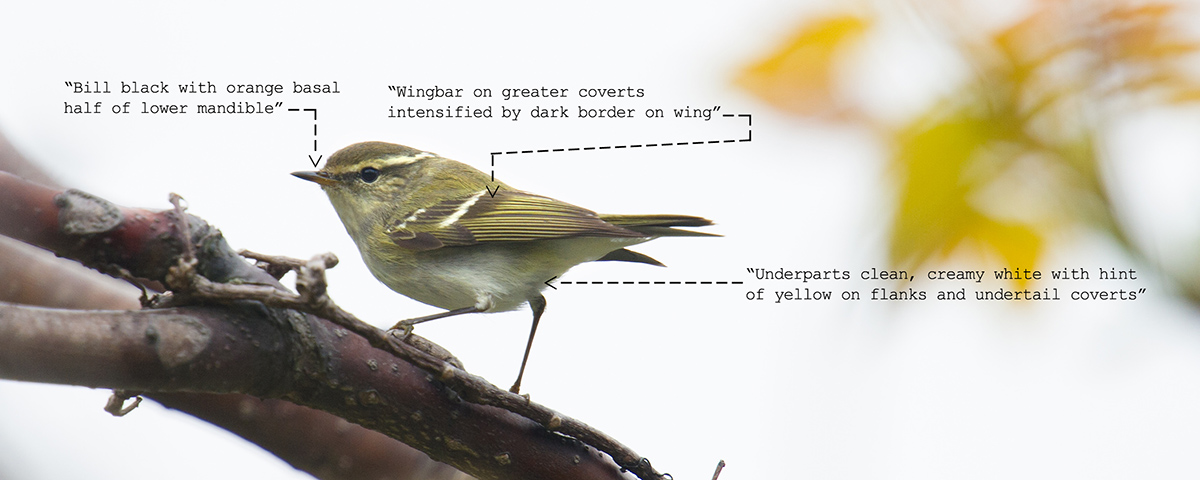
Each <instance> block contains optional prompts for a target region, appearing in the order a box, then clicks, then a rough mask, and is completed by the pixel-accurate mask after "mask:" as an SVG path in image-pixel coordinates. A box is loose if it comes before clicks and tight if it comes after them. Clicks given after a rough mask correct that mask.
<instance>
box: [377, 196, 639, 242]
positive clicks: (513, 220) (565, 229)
mask: <svg viewBox="0 0 1200 480" xmlns="http://www.w3.org/2000/svg"><path fill="white" fill-rule="evenodd" d="M386 233H387V234H388V236H389V237H391V239H392V241H393V242H395V243H396V245H399V246H401V247H404V248H408V249H411V250H432V249H435V248H441V247H457V246H464V245H474V244H477V243H482V242H523V241H532V240H546V239H553V238H567V237H612V238H640V237H646V236H647V235H646V234H644V233H638V232H635V231H633V230H629V229H626V228H622V227H618V226H616V225H613V224H611V223H608V222H606V221H604V220H602V219H601V218H600V216H599V215H597V214H596V212H593V211H591V210H588V209H585V208H580V207H577V206H574V205H571V204H569V203H565V202H560V201H558V200H555V199H553V198H548V197H543V196H540V195H534V194H531V193H526V192H521V191H512V190H501V191H498V192H496V193H495V194H494V195H493V194H491V193H490V192H488V191H486V190H485V191H480V192H478V193H475V194H473V195H469V196H466V197H461V198H454V199H450V200H445V201H442V202H440V203H437V204H435V205H432V206H430V207H427V208H421V209H418V210H416V211H414V212H409V213H404V214H401V215H397V216H396V217H395V218H393V219H392V220H391V221H390V222H389V223H388V226H387V228H386Z"/></svg>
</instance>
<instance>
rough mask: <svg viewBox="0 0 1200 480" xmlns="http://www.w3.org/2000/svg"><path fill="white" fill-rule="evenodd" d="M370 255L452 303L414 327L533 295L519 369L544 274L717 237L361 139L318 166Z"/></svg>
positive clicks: (405, 324)
mask: <svg viewBox="0 0 1200 480" xmlns="http://www.w3.org/2000/svg"><path fill="white" fill-rule="evenodd" d="M292 175H295V176H297V177H299V178H302V179H304V180H308V181H311V182H315V183H317V184H319V185H321V189H322V190H324V191H325V193H326V194H327V195H329V201H330V202H331V203H332V204H333V208H334V210H336V211H337V214H338V217H340V218H341V220H342V224H343V225H345V227H346V232H347V233H349V234H350V237H351V238H353V239H354V243H355V244H356V245H357V246H358V251H359V253H360V254H361V255H362V258H363V262H365V263H366V264H367V268H368V269H370V270H371V273H372V274H374V275H375V278H377V279H379V281H380V282H383V284H384V285H387V286H388V287H389V288H391V289H392V290H395V291H396V292H398V293H400V294H403V295H405V296H407V297H409V298H412V299H414V300H417V301H419V302H422V303H426V304H429V305H433V306H435V307H439V308H444V309H446V310H447V311H446V312H442V313H438V314H434V315H428V316H424V317H418V318H412V319H408V320H403V321H401V322H399V323H397V324H396V326H394V327H392V329H393V330H396V329H402V330H404V331H405V332H406V333H407V332H411V331H412V326H413V325H415V324H418V323H421V322H425V321H429V320H434V319H437V318H444V317H449V316H452V315H459V314H464V313H476V312H504V311H510V310H516V309H517V308H519V307H520V306H521V305H523V304H526V303H528V304H529V307H530V309H531V310H533V326H532V327H531V328H530V330H529V341H528V343H526V346H525V355H524V357H523V358H522V360H521V370H520V372H519V373H518V374H517V380H516V382H514V383H513V386H512V388H510V389H509V390H510V391H512V392H513V393H519V392H520V388H521V379H522V377H523V376H524V375H525V365H526V363H527V362H528V361H529V350H530V349H531V348H532V347H533V337H534V334H535V333H537V327H538V322H539V321H540V320H541V317H542V312H543V311H544V310H545V308H546V299H545V297H543V296H542V294H541V291H542V290H543V289H545V288H546V287H547V281H548V280H550V279H552V278H554V277H558V276H560V275H562V274H563V273H564V272H566V271H567V270H568V269H570V268H571V267H574V266H575V265H578V264H580V263H583V262H590V261H610V260H612V261H624V262H637V263H646V264H650V265H657V266H663V264H662V263H659V262H658V261H657V260H655V259H653V258H650V257H648V256H646V255H643V254H640V253H637V252H634V251H631V250H627V249H626V248H625V247H627V246H630V245H635V244H638V243H642V242H646V241H650V240H653V239H655V238H658V237H666V236H717V235H713V234H708V233H700V232H693V231H689V230H682V229H678V228H674V227H701V226H706V225H712V222H711V221H709V220H707V219H704V218H700V217H693V216H687V215H599V214H596V213H595V212H593V211H591V210H587V209H584V208H580V207H577V206H575V205H571V204H569V203H565V202H560V201H558V200H555V199H552V198H548V197H543V196H540V195H534V194H532V193H528V192H523V191H520V190H517V189H514V188H512V187H509V186H508V185H507V184H504V183H502V182H497V181H494V179H492V178H491V177H490V176H489V175H487V174H485V173H483V172H481V171H479V170H477V169H475V168H473V167H471V166H469V165H466V164H463V163H460V162H457V161H454V160H450V159H448V158H443V157H441V156H439V155H437V154H435V153H430V152H425V151H421V150H417V149H414V148H410V147H406V146H403V145H396V144H392V143H385V142H363V143H356V144H354V145H350V146H348V147H346V148H343V149H341V150H338V151H337V152H335V153H334V154H333V155H332V156H330V157H329V160H328V161H327V162H326V163H325V167H324V168H322V169H321V170H319V171H315V172H294V173H292Z"/></svg>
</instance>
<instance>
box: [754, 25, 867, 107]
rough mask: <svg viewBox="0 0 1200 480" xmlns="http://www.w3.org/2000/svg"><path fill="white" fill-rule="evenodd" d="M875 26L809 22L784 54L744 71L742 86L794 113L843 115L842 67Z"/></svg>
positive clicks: (784, 47)
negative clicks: (839, 90) (839, 81)
mask: <svg viewBox="0 0 1200 480" xmlns="http://www.w3.org/2000/svg"><path fill="white" fill-rule="evenodd" d="M869 26H870V22H869V21H868V20H867V19H865V18H862V17H859V16H855V15H838V16H832V17H827V18H823V19H819V20H816V21H812V22H809V23H806V24H804V25H802V26H801V27H800V28H799V29H798V30H797V31H796V32H795V34H793V36H792V37H791V39H790V40H788V41H787V42H786V43H784V44H783V45H782V47H781V48H780V49H778V50H776V51H775V52H772V53H771V54H770V55H768V56H767V57H766V58H765V59H763V60H761V61H759V62H758V63H755V64H753V65H751V66H749V67H747V68H746V69H745V70H743V71H742V72H741V75H739V77H738V78H737V83H738V84H739V85H740V86H742V87H743V88H745V89H746V90H748V91H750V92H751V93H754V94H755V95H757V96H759V97H760V98H762V99H763V100H765V101H766V102H768V103H770V104H771V105H774V106H775V107H778V108H780V109H783V110H787V111H790V112H792V113H797V114H801V115H821V114H828V113H834V112H836V111H837V110H839V105H837V102H836V97H837V95H836V92H835V91H834V88H835V81H836V70H837V64H838V63H839V62H840V61H841V57H842V54H843V52H845V51H846V47H847V46H848V45H850V44H852V43H854V41H856V40H858V39H860V38H861V37H862V36H863V33H864V32H866V31H867V29H868V28H869Z"/></svg>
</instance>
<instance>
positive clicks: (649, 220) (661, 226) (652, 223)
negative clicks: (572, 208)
mask: <svg viewBox="0 0 1200 480" xmlns="http://www.w3.org/2000/svg"><path fill="white" fill-rule="evenodd" d="M600 219H601V220H604V221H606V222H608V223H611V224H613V225H616V226H618V227H622V228H626V229H629V230H633V231H635V232H638V233H642V234H646V235H648V236H655V237H719V236H720V235H717V234H713V233H702V232H693V231H691V230H683V229H679V228H674V227H704V226H708V225H712V224H713V223H712V220H709V219H707V218H701V217H693V216H690V215H600Z"/></svg>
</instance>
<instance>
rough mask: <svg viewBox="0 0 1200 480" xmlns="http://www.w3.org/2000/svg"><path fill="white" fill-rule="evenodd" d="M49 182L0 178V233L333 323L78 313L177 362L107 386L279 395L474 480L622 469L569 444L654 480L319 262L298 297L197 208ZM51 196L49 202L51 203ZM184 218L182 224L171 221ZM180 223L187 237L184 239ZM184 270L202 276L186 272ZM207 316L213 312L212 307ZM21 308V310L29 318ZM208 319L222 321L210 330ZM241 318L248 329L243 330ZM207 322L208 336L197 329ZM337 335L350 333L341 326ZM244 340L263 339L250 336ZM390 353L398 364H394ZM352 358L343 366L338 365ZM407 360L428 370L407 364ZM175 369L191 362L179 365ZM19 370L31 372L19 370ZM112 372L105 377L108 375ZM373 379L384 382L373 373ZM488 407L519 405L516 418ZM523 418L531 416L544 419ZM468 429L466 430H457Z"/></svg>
mask: <svg viewBox="0 0 1200 480" xmlns="http://www.w3.org/2000/svg"><path fill="white" fill-rule="evenodd" d="M6 177H7V178H6ZM46 190H49V189H44V187H36V186H32V185H31V184H28V183H26V182H20V181H19V180H16V179H14V178H12V177H10V176H0V202H2V203H4V204H6V205H13V208H12V209H4V211H3V212H0V229H8V230H11V232H8V233H10V234H13V235H17V236H19V237H21V238H22V239H25V240H26V241H33V242H35V243H38V244H41V245H44V246H47V247H50V248H53V249H54V250H55V251H56V253H59V254H60V255H68V256H71V257H72V258H78V259H80V260H81V261H83V262H84V263H85V264H88V265H90V266H93V267H95V268H97V269H100V270H102V271H106V272H113V271H121V272H128V274H129V275H132V276H136V277H140V278H146V279H151V280H158V281H165V282H166V283H168V284H172V285H174V286H176V287H180V286H185V287H188V288H184V289H183V292H182V293H183V294H184V296H191V297H193V298H200V299H216V298H221V301H223V302H228V301H232V300H231V299H233V298H256V299H258V300H261V301H262V302H263V303H265V304H267V305H285V306H288V307H291V308H304V309H307V310H310V311H320V312H321V313H322V315H325V316H328V317H331V318H330V320H333V321H334V323H336V325H334V324H331V323H329V322H326V321H324V320H321V319H317V318H313V317H307V316H302V315H298V314H296V313H295V312H294V311H289V310H283V309H271V308H262V307H261V306H260V305H259V304H257V303H254V304H247V303H246V302H238V303H236V304H235V305H231V307H230V309H232V310H234V311H235V312H236V314H229V312H228V310H229V309H198V308H196V307H189V308H182V309H173V310H162V311H153V312H136V313H135V314H126V315H134V316H133V317H132V318H129V319H123V320H122V321H131V322H132V324H134V325H137V326H139V327H145V329H135V330H128V331H126V330H122V329H120V328H115V329H114V325H115V324H114V322H115V320H114V319H112V318H95V317H92V318H90V320H89V321H92V322H98V323H99V324H101V325H106V326H107V328H109V329H110V330H114V331H116V332H123V334H124V336H122V337H120V338H112V339H110V340H112V341H115V342H118V343H119V344H120V345H123V346H130V345H132V344H131V343H128V342H140V343H138V345H139V347H137V348H134V347H132V346H130V348H134V350H133V351H135V352H137V354H138V355H136V356H135V357H136V358H139V359H142V360H144V361H145V362H150V363H153V362H151V360H153V361H158V362H159V363H163V362H164V360H163V359H164V358H186V359H187V360H186V361H185V362H184V363H182V364H179V365H174V366H172V367H170V368H167V369H166V370H155V369H153V368H149V367H147V370H145V373H146V374H147V376H145V377H138V378H117V377H114V378H111V380H114V381H115V380H128V381H129V383H130V385H105V386H119V387H121V388H134V389H155V390H171V389H187V388H192V387H191V385H192V384H193V382H194V383H195V384H197V385H202V386H203V387H204V388H206V389H207V388H212V389H213V390H212V391H244V392H248V393H253V394H256V395H260V396H278V397H282V398H287V399H290V400H293V401H296V402H297V403H301V404H308V405H312V406H314V407H317V408H321V409H323V410H326V411H329V412H331V413H335V414H337V415H339V416H342V417H344V418H347V419H349V420H352V421H354V422H356V423H359V424H361V425H364V426H367V427H370V428H373V429H376V430H378V431H380V432H383V433H386V434H388V435H389V436H392V437H393V438H398V439H401V440H403V441H405V442H406V443H409V444H412V445H414V446H417V447H418V448H421V449H422V450H424V451H426V452H427V453H429V454H430V456H432V457H433V458H436V459H439V460H442V461H446V462H447V463H451V464H453V465H455V466H458V467H459V468H461V469H463V470H464V471H467V472H469V473H472V474H474V475H477V476H480V477H484V478H502V477H509V476H512V477H517V478H552V477H556V476H559V475H570V476H572V477H576V478H584V476H583V474H584V473H585V472H586V475H588V476H591V478H618V477H620V474H619V472H618V471H617V469H616V468H615V466H614V467H605V465H610V466H611V465H612V464H611V463H607V462H605V461H604V460H607V459H605V458H603V456H601V455H599V454H598V453H596V452H595V451H594V450H589V449H587V448H585V447H584V446H582V445H580V444H579V443H578V441H582V442H585V443H587V444H590V445H593V446H595V447H597V448H600V449H602V450H605V451H607V452H608V453H609V454H610V455H612V457H613V458H615V459H617V461H618V462H619V463H620V464H621V465H622V466H623V467H625V468H628V469H630V470H633V471H635V473H638V474H639V476H641V477H642V478H644V479H650V478H661V476H660V475H659V474H657V472H654V470H653V469H652V468H651V467H650V465H649V462H647V461H645V460H644V459H642V458H640V457H638V456H636V455H634V454H633V453H632V452H631V451H629V450H628V449H627V448H624V447H623V446H621V445H620V444H619V443H617V442H616V441H615V440H613V439H611V438H609V437H607V436H605V435H603V434H602V433H600V432H597V431H595V430H593V429H591V428H589V427H587V425H585V424H583V423H582V422H578V421H577V420H573V419H570V418H569V417H566V416H563V415H560V414H557V413H555V412H553V411H552V410H550V409H547V408H545V407H542V406H540V405H537V404H534V403H532V402H529V401H528V399H527V398H524V397H519V396H516V395H512V394H509V393H508V392H507V391H504V390H500V389H498V388H496V387H495V386H494V385H491V384H490V383H488V382H486V381H484V380H483V379H481V378H479V377H476V376H473V375H470V374H467V373H466V372H463V371H461V370H459V369H457V368H455V367H454V366H453V365H451V364H450V363H448V362H446V361H444V360H442V359H441V358H438V357H435V356H431V355H429V354H427V353H426V352H425V351H423V350H421V349H417V348H415V347H413V346H412V345H409V344H407V343H404V342H398V341H395V340H394V339H393V338H392V337H390V336H388V335H387V334H385V333H384V332H382V331H380V330H378V329H375V328H374V327H370V326H369V325H366V324H364V323H362V322H360V321H358V320H357V319H355V318H354V317H353V316H352V315H349V314H348V313H345V312H344V311H341V310H340V309H338V308H336V305H333V304H332V302H331V301H328V297H326V296H324V281H323V269H324V263H323V262H321V261H318V262H309V264H308V266H307V270H308V271H309V273H308V274H305V275H301V277H302V278H306V279H307V280H305V281H311V282H310V283H307V284H303V283H302V284H300V285H299V286H302V287H304V289H309V290H312V292H310V293H311V294H306V293H305V292H304V291H303V290H302V292H301V293H302V294H304V295H301V296H295V295H294V294H290V293H287V292H285V291H283V290H281V289H279V287H278V284H277V282H276V281H275V279H274V277H273V276H272V275H269V274H267V273H266V272H265V271H263V270H260V269H258V268H254V267H253V266H251V265H249V264H248V263H246V262H245V261H242V260H241V259H238V258H236V257H235V256H234V254H233V253H232V250H230V249H229V248H228V246H227V245H226V244H225V242H224V240H223V238H221V235H220V232H219V231H216V230H215V229H213V228H211V227H210V226H208V225H207V224H206V223H204V222H203V221H202V220H200V219H198V218H196V217H191V216H187V217H181V216H180V215H179V213H178V212H171V211H167V212H159V213H154V212H147V211H142V210H132V209H121V208H118V207H115V206H112V205H111V204H108V203H107V202H104V201H102V200H100V199H98V198H95V197H92V196H90V195H86V194H82V193H81V192H74V191H68V192H64V193H63V194H61V195H57V194H52V191H49V192H48V191H46ZM18 200H20V201H18ZM50 202H53V203H52V205H53V206H50V205H48V204H49V203H50ZM53 217H57V218H53ZM183 218H186V222H185V221H182V220H183ZM182 225H187V226H188V227H185V228H181V226H182ZM9 226H11V228H8V227H9ZM55 226H57V227H58V228H55ZM185 229H186V230H187V233H188V235H186V236H185V235H182V232H183V231H184V230H185ZM184 238H187V240H184ZM188 243H192V244H194V245H196V248H195V252H196V257H197V260H196V262H195V263H194V267H193V264H191V263H177V262H173V260H174V259H176V258H178V256H179V252H180V250H181V249H186V246H185V245H186V244H188ZM231 257H233V258H231ZM181 265H182V268H181V267H180V266H181ZM172 267H174V271H172ZM192 268H195V273H198V274H199V275H195V274H193V273H191V269H192ZM302 272H303V270H302ZM314 275H315V276H314ZM209 279H211V280H213V281H214V282H229V281H234V282H239V283H242V284H250V285H243V286H235V287H231V286H229V285H221V284H220V283H214V282H209ZM231 295H232V296H231ZM297 302H299V303H297ZM218 311H220V312H222V313H220V314H218V313H216V312H218ZM160 312H166V313H160ZM22 315H25V316H24V317H23V318H32V317H29V316H28V314H22ZM161 315H177V316H175V317H163V316H161ZM179 315H182V316H179ZM38 321H41V322H50V323H51V324H52V325H53V326H54V327H55V329H57V328H58V327H60V326H61V325H60V324H58V323H55V322H61V321H62V320H61V319H57V320H56V319H49V318H43V319H41V320H38ZM214 322H218V323H220V324H221V325H222V326H221V327H218V325H217V324H216V323H214ZM35 323H36V322H35ZM251 323H254V324H255V325H254V327H248V325H250V324H251ZM260 324H261V325H260ZM201 325H202V326H204V328H201ZM263 325H265V327H264V326H263ZM206 328H207V329H208V331H209V333H208V334H207V335H205V333H204V332H205V329H206ZM260 328H274V329H275V330H274V333H270V332H267V331H260V330H259V329H260ZM146 329H151V330H154V331H155V332H157V331H158V330H159V329H167V330H170V331H171V332H173V334H174V335H179V338H181V339H183V341H181V342H175V344H172V345H171V346H170V347H163V348H166V351H167V352H173V353H172V355H174V356H170V355H168V356H167V357H163V356H162V355H163V354H162V353H161V352H159V351H158V347H154V348H155V351H154V353H155V354H156V355H157V356H151V355H150V353H151V352H150V350H149V349H150V346H148V345H149V344H150V343H154V344H155V345H158V344H159V343H162V342H159V341H157V340H155V341H153V342H152V339H151V338H150V337H152V336H154V335H151V334H148V333H147V332H148V330H146ZM346 330H349V331H351V332H354V333H356V334H358V335H346V333H347V332H346ZM247 331H252V332H253V334H254V335H253V336H252V337H239V336H238V332H241V334H242V335H250V333H247ZM222 333H225V334H227V336H226V337H225V338H226V339H228V336H232V337H233V338H235V339H238V340H241V342H240V343H239V342H234V341H228V342H227V341H225V340H222V339H221V338H219V337H220V334H222ZM139 335H140V336H139ZM259 335H262V336H261V337H260V336H259ZM272 335H276V336H272ZM199 339H205V341H204V342H200V343H203V344H204V347H203V348H201V347H199V346H197V342H198V341H199ZM252 339H253V340H260V341H258V342H257V343H256V342H254V341H253V340H252ZM261 340H265V341H261ZM59 341H60V342H65V344H64V346H70V345H75V346H79V344H78V342H76V343H72V342H71V341H69V339H68V340H59ZM120 342H125V343H120ZM245 343H249V344H250V345H251V346H252V347H253V348H251V350H253V351H250V350H246V351H243V350H239V347H244V345H242V344H245ZM214 345H220V347H219V348H222V349H227V351H234V352H240V353H238V354H237V355H234V357H233V358H236V359H240V360H244V361H246V362H251V363H253V364H255V365H264V366H269V368H265V369H264V370H261V371H257V372H256V371H253V370H249V371H247V370H245V369H242V368H231V367H229V365H228V364H225V363H224V362H222V364H221V365H224V366H223V367H219V366H217V364H216V363H215V362H216V359H217V358H220V356H219V355H216V354H213V356H212V357H208V356H206V355H207V354H205V353H204V352H206V351H207V349H208V348H217V347H213V346H214ZM372 346H373V347H374V348H371V347H372ZM196 349H199V350H196ZM5 350H7V349H5ZM0 351H3V350H0ZM93 354H94V352H90V351H83V352H81V353H80V356H81V357H84V358H87V356H88V355H93ZM238 355H244V356H238ZM264 355H265V357H263V356H264ZM66 357H69V356H66ZM396 357H399V358H401V359H404V360H406V361H397V360H396ZM125 358H126V359H128V358H129V357H125ZM68 359H69V358H68ZM349 359H353V361H345V360H349ZM338 360H344V361H338ZM409 361H411V362H413V363H414V364H416V365H419V366H420V367H421V368H423V369H424V370H425V371H428V372H434V375H427V374H426V373H425V372H422V371H421V370H417V369H416V368H415V367H413V365H412V364H410V363H408V362H409ZM234 363H235V364H236V363H237V362H234ZM163 364H164V365H165V363H163ZM105 365H108V366H112V367H117V366H119V365H116V364H113V363H108V364H105ZM182 365H187V366H188V368H189V369H196V371H193V370H180V368H181V366H182ZM18 367H19V365H18ZM18 367H12V368H18ZM239 372H241V373H243V377H244V378H242V379H240V380H237V381H235V380H233V379H231V378H228V376H229V375H236V374H238V373H239ZM268 372H274V374H275V375H276V376H277V377H278V376H279V374H280V372H289V373H288V375H287V378H284V379H281V378H277V377H276V378H267V374H268ZM389 372H390V374H389ZM16 374H22V375H29V374H31V373H30V372H28V371H24V370H23V371H21V372H20V373H16ZM110 375H113V374H112V373H111V372H110ZM435 377H436V379H435ZM381 378H382V379H386V380H383V381H381V380H380V379H381ZM75 380H79V379H75ZM139 382H141V383H139ZM163 382H165V383H163ZM447 385H448V386H449V387H451V388H452V390H451V389H448V388H447ZM147 387H151V388H147ZM222 388H224V389H227V390H222ZM462 400H466V401H467V402H472V403H464V402H462ZM489 405H494V406H501V407H503V408H505V409H508V410H510V411H512V412H519V413H520V414H521V416H518V415H513V414H511V413H509V412H505V411H503V410H500V409H495V408H492V407H491V406H489ZM529 419H533V420H536V421H538V422H539V423H541V425H542V426H543V427H545V428H542V427H539V426H538V425H537V424H535V423H533V422H531V421H530V420H529ZM468 425H469V426H470V428H469V429H467V430H463V428H464V427H467V426H468ZM547 429H549V430H558V431H560V432H563V433H566V434H568V435H570V437H565V436H562V435H558V434H553V433H550V432H548V431H547ZM572 437H573V438H572Z"/></svg>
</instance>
